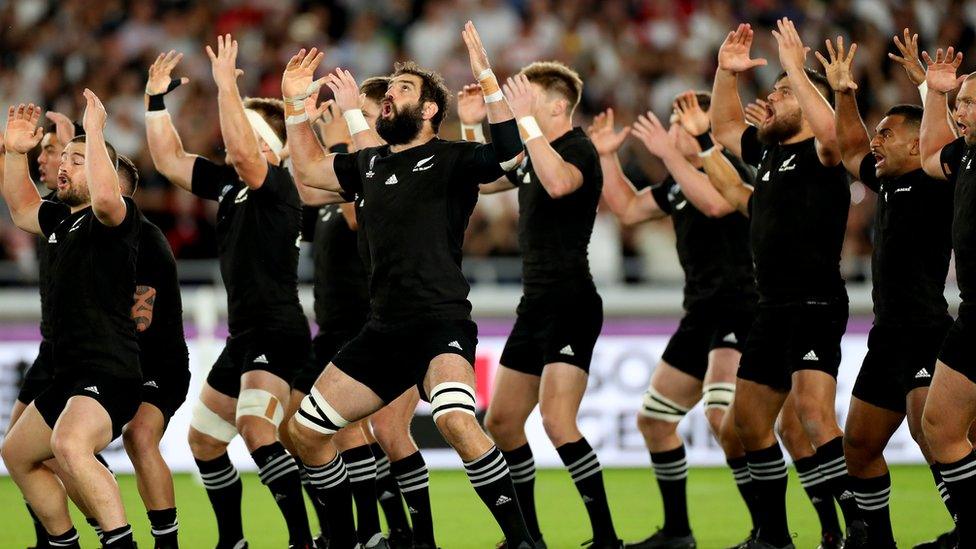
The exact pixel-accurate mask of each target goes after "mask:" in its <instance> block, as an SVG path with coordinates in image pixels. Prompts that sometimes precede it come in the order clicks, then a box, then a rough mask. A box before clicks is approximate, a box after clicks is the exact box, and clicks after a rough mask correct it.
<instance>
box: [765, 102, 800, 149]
mask: <svg viewBox="0 0 976 549" xmlns="http://www.w3.org/2000/svg"><path fill="white" fill-rule="evenodd" d="M802 116H803V115H802V114H801V113H800V111H799V110H796V111H794V112H792V113H790V114H788V115H786V114H783V115H778V116H777V118H776V120H774V121H773V123H772V124H766V125H764V126H763V127H761V128H759V133H758V137H759V142H760V143H762V144H763V145H776V144H779V143H782V142H783V141H786V140H788V139H789V138H791V137H793V136H794V135H796V134H798V133H800V128H801V126H802V123H803V119H802Z"/></svg>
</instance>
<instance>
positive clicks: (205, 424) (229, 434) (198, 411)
mask: <svg viewBox="0 0 976 549" xmlns="http://www.w3.org/2000/svg"><path fill="white" fill-rule="evenodd" d="M190 427H193V428H194V429H196V430H197V431H199V432H201V433H203V434H205V435H209V436H212V437H214V438H215V439H217V440H220V441H223V442H230V441H232V440H234V437H236V436H237V427H236V426H234V424H233V423H231V422H229V421H227V420H225V419H224V418H222V417H220V416H218V415H217V414H216V412H214V411H213V410H211V409H210V408H207V405H206V404H204V403H203V402H201V401H199V400H198V401H197V403H196V404H195V405H194V406H193V415H192V417H191V418H190Z"/></svg>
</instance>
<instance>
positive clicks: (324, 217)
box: [319, 208, 332, 221]
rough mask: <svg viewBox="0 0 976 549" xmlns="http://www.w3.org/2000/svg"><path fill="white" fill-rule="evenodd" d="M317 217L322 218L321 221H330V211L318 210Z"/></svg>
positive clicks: (326, 209) (325, 209)
mask: <svg viewBox="0 0 976 549" xmlns="http://www.w3.org/2000/svg"><path fill="white" fill-rule="evenodd" d="M319 215H321V216H322V221H328V220H330V219H332V210H330V209H328V208H320V209H319Z"/></svg>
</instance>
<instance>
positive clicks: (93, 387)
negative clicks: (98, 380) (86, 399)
mask: <svg viewBox="0 0 976 549" xmlns="http://www.w3.org/2000/svg"><path fill="white" fill-rule="evenodd" d="M85 390H86V391H88V392H89V393H95V394H96V395H100V394H101V393H99V392H98V387H95V386H94V385H91V386H89V387H85Z"/></svg>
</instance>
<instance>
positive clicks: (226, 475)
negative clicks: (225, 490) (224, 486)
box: [200, 469, 239, 486]
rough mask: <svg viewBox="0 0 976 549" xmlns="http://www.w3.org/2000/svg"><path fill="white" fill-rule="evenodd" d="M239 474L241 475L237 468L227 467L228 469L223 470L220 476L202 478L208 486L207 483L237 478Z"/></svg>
mask: <svg viewBox="0 0 976 549" xmlns="http://www.w3.org/2000/svg"><path fill="white" fill-rule="evenodd" d="M238 476H239V475H238V474H237V469H227V470H226V471H222V472H221V473H220V475H219V476H213V477H201V479H200V480H202V481H203V484H204V486H206V485H207V484H211V483H214V482H224V481H225V480H228V479H231V478H236V477H238Z"/></svg>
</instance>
